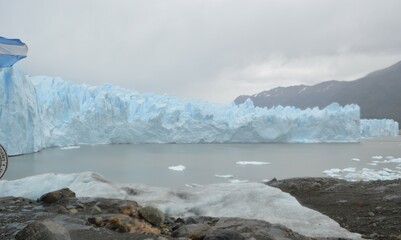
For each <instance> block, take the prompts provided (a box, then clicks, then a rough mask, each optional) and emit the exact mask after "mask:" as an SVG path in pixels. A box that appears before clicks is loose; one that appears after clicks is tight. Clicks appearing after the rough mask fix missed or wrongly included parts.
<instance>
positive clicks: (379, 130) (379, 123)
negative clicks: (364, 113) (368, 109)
mask: <svg viewBox="0 0 401 240" xmlns="http://www.w3.org/2000/svg"><path fill="white" fill-rule="evenodd" d="M398 134H399V128H398V122H396V121H394V120H392V119H361V136H362V137H385V136H391V137H395V136H398Z"/></svg>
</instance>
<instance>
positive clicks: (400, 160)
mask: <svg viewBox="0 0 401 240" xmlns="http://www.w3.org/2000/svg"><path fill="white" fill-rule="evenodd" d="M383 163H401V158H392V159H389V160H384V161H383Z"/></svg>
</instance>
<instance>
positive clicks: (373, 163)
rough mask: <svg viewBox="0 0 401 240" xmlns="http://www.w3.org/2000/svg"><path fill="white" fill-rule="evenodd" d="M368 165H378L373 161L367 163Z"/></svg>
mask: <svg viewBox="0 0 401 240" xmlns="http://www.w3.org/2000/svg"><path fill="white" fill-rule="evenodd" d="M367 165H370V166H377V163H375V162H371V163H367Z"/></svg>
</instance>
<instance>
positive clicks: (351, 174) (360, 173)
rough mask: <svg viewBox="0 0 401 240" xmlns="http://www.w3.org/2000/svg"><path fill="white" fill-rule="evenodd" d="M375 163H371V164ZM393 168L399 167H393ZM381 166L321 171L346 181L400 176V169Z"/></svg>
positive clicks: (391, 178) (388, 178) (396, 177)
mask: <svg viewBox="0 0 401 240" xmlns="http://www.w3.org/2000/svg"><path fill="white" fill-rule="evenodd" d="M373 164H375V163H372V164H371V165H373ZM395 169H399V168H397V167H395ZM395 169H390V168H383V169H382V170H374V169H370V168H362V169H361V170H355V171H344V170H346V169H343V170H340V171H338V169H334V171H333V169H329V170H325V171H323V173H325V174H326V175H328V176H330V177H334V178H339V179H345V180H347V181H371V180H393V179H398V178H401V171H398V170H395Z"/></svg>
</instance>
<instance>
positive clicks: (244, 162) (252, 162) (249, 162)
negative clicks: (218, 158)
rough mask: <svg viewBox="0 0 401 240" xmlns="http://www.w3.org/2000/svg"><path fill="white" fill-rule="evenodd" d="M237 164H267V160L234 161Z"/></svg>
mask: <svg viewBox="0 0 401 240" xmlns="http://www.w3.org/2000/svg"><path fill="white" fill-rule="evenodd" d="M236 164H238V165H269V164H271V163H269V162H258V161H238V162H236Z"/></svg>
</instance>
